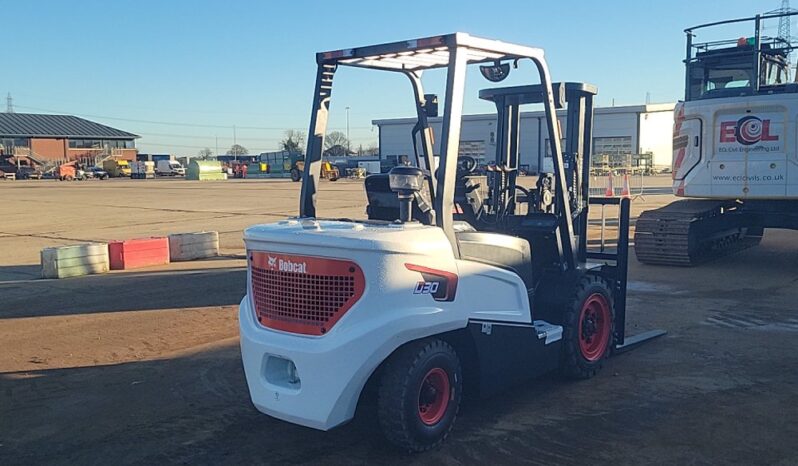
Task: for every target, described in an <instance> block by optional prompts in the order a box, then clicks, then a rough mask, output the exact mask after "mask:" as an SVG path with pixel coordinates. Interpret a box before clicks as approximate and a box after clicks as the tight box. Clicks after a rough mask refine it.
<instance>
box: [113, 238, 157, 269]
mask: <svg viewBox="0 0 798 466" xmlns="http://www.w3.org/2000/svg"><path fill="white" fill-rule="evenodd" d="M108 257H109V260H110V264H111V270H129V269H135V268H139V267H148V266H152V265H163V264H168V263H169V240H168V239H167V238H166V237H160V238H136V239H129V240H124V241H112V242H110V243H108Z"/></svg>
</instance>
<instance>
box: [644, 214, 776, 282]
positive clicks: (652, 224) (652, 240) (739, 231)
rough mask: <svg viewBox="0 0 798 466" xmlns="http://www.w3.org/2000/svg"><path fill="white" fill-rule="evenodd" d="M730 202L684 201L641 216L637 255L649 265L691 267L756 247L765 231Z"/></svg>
mask: <svg viewBox="0 0 798 466" xmlns="http://www.w3.org/2000/svg"><path fill="white" fill-rule="evenodd" d="M747 223H748V222H747V221H746V215H744V214H741V213H740V212H739V211H738V210H737V205H736V204H735V203H734V202H730V201H713V200H681V201H676V202H673V203H671V204H668V205H666V206H664V207H661V208H659V209H656V210H649V211H645V212H643V213H642V214H640V217H639V218H638V219H637V223H636V226H635V236H634V238H635V255H636V256H637V260H639V261H640V262H643V263H645V264H656V265H675V266H683V267H689V266H692V265H696V264H699V263H702V262H706V261H708V260H712V259H715V258H718V257H721V256H725V255H728V254H731V253H733V252H736V251H740V250H742V249H746V248H749V247H752V246H756V245H757V244H759V242H760V241H761V240H762V229H761V228H750V227H749V226H748V225H747Z"/></svg>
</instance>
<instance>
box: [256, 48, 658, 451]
mask: <svg viewBox="0 0 798 466" xmlns="http://www.w3.org/2000/svg"><path fill="white" fill-rule="evenodd" d="M316 60H317V63H318V72H317V77H316V86H315V89H314V101H313V111H312V114H311V122H310V131H309V137H308V147H307V153H306V155H305V164H304V172H303V175H302V192H301V200H300V210H299V216H298V217H295V218H289V219H286V220H284V221H280V222H277V223H272V224H264V225H255V226H252V227H250V228H248V229H247V230H246V231H245V233H244V240H245V242H246V248H247V257H248V261H249V272H248V283H247V296H245V297H244V299H243V300H242V301H241V307H240V331H241V353H242V358H243V364H244V370H245V373H246V378H247V383H248V386H249V391H250V394H251V397H252V401H253V403H254V404H255V406H256V407H257V409H258V410H260V411H262V412H263V413H266V414H269V415H270V416H273V417H276V418H279V419H283V420H285V421H288V422H292V423H296V424H300V425H303V426H308V427H312V428H316V429H321V430H328V429H331V428H333V427H336V426H338V425H341V424H343V423H345V422H347V421H349V420H350V419H352V417H353V416H354V414H355V409H356V407H357V406H358V402H359V400H360V399H361V397H362V396H363V394H364V392H365V391H366V390H365V387H367V386H369V387H372V386H373V387H375V390H376V392H377V407H378V408H377V409H378V416H379V423H380V425H381V426H382V429H383V431H384V434H385V436H386V437H387V439H388V440H390V441H391V442H392V443H394V444H396V445H397V446H399V447H400V448H402V449H404V450H407V451H423V450H426V449H429V448H431V447H433V446H435V445H437V444H439V443H440V442H442V441H443V439H444V438H445V437H446V436H447V434H448V433H449V431H450V430H451V429H452V425H453V423H454V420H455V417H456V416H457V412H458V409H459V406H460V402H461V399H462V396H463V394H464V393H474V394H475V395H478V396H487V395H490V394H492V393H495V392H497V391H498V390H501V389H503V388H505V387H508V386H510V385H512V384H514V383H517V382H519V381H521V380H524V379H528V378H531V377H534V376H539V375H541V374H544V373H547V372H550V371H553V370H557V369H559V370H560V371H562V373H564V374H566V375H568V376H571V377H575V378H589V377H591V376H593V375H595V374H596V372H597V371H598V370H599V369H600V368H601V366H602V362H603V360H604V359H605V358H606V357H607V356H608V355H609V354H610V353H612V352H614V351H619V350H622V349H625V348H628V347H630V345H634V344H637V343H639V342H642V341H645V340H646V339H649V338H652V337H655V336H658V335H661V334H662V333H663V332H657V331H655V332H649V333H646V334H642V335H639V336H638V337H636V338H625V334H624V322H625V315H626V275H627V268H626V267H627V253H628V228H629V203H628V200H620V199H617V198H616V199H605V198H601V199H595V200H594V199H588V197H587V193H588V192H589V190H588V181H589V176H587V173H588V167H589V164H590V140H591V123H592V115H593V103H592V102H593V96H594V95H595V93H596V90H595V88H594V87H593V86H590V85H587V84H582V83H565V84H553V83H552V82H551V80H550V77H549V71H548V68H547V65H546V62H545V60H544V58H543V51H542V50H541V49H538V48H532V47H524V46H519V45H513V44H508V43H504V42H499V41H494V40H486V39H480V38H476V37H472V36H469V35H467V34H462V33H457V34H450V35H444V36H437V37H429V38H424V39H416V40H409V41H402V42H394V43H389V44H382V45H374V46H368V47H359V48H354V49H346V50H338V51H332V52H324V53H319V54H317V56H316ZM524 60H531V62H532V63H533V64H534V66H535V68H534V69H536V71H537V73H536V74H537V75H538V76H537V77H538V80H537V81H538V82H537V83H536V84H533V85H528V86H517V87H504V88H491V89H486V90H483V91H482V92H480V97H481V98H483V99H486V100H489V101H492V102H494V103H495V104H496V108H497V121H498V125H497V137H496V140H497V144H496V146H497V151H496V158H495V161H494V162H493V163H491V164H490V165H489V166H488V167H487V176H477V175H476V174H475V173H474V172H475V169H476V168H477V167H476V161H475V160H474V159H472V158H469V157H458V144H459V142H460V123H461V116H462V107H463V98H464V89H465V80H466V70H467V67H468V65H471V64H477V65H480V71H481V73H482V76H483V77H485V78H486V79H487V80H488V81H491V82H499V81H501V80H503V79H504V78H505V77H506V76H507V75H508V74H509V73H510V71H511V69H512V68H511V67H512V66H515V67H517V66H518V64H519V62H520V61H524ZM339 66H352V67H359V68H367V69H374V70H382V71H388V72H395V73H401V74H404V75H405V76H407V77H408V78H409V81H410V84H411V86H410V87H411V88H412V93H413V96H414V97H415V102H416V108H417V115H418V124H417V125H416V127H415V128H414V130H413V134H412V137H413V139H414V145H415V147H416V148H417V150H416V154H415V160H414V165H403V166H398V167H396V168H394V169H393V170H392V171H391V172H390V174H385V175H372V176H370V177H368V178H367V179H366V182H365V187H366V194H367V198H368V208H367V213H368V217H369V218H368V219H367V220H362V221H356V220H350V219H322V218H318V217H317V214H316V196H317V194H318V186H319V179H320V172H321V164H322V148H323V146H324V144H323V142H324V134H325V132H326V126H327V116H328V111H329V106H330V98H331V91H332V85H333V77H334V76H335V72H336V70H337V68H338V67H339ZM434 68H446V69H447V71H448V74H447V80H446V95H445V98H444V109H443V115H442V134H441V135H440V140H441V147H440V157H439V158H438V157H435V156H434V155H433V135H432V129H431V127H430V125H429V119H430V118H432V117H436V116H437V98H436V97H435V96H433V95H425V94H424V91H423V87H422V82H421V76H422V72H423V71H424V70H428V69H434ZM525 104H542V106H543V109H544V110H545V114H546V119H545V121H546V127H547V130H548V134H556V135H558V136H564V139H565V151H563V149H562V147H561V137H551V138H549V142H548V144H549V145H550V152H551V154H552V157H553V161H554V172H553V173H547V174H541V176H540V178H539V180H538V182H537V185H536V187H534V188H530V189H527V188H525V187H523V186H521V185H520V184H518V183H517V181H518V179H517V175H518V163H519V146H520V129H521V128H520V107H521V105H525ZM557 109H564V110H565V112H566V123H567V124H566V128H567V131H566V134H565V135H562V134H561V130H560V126H559V124H558V122H557V116H556V111H557ZM419 149H420V150H419ZM594 203H599V204H616V205H617V206H618V211H619V219H618V231H619V234H618V235H617V236H618V238H617V240H618V241H617V244H615V245H614V247H610V246H607V247H606V248H604V249H603V250H600V251H588V248H587V245H588V238H587V227H588V207H589V205H590V204H594ZM602 207H603V206H602Z"/></svg>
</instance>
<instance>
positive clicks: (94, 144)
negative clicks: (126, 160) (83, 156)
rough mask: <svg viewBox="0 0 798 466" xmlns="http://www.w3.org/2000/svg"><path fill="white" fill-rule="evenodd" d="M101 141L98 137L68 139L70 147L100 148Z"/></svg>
mask: <svg viewBox="0 0 798 466" xmlns="http://www.w3.org/2000/svg"><path fill="white" fill-rule="evenodd" d="M102 147H103V142H102V141H101V140H99V139H70V140H69V148H70V149H102Z"/></svg>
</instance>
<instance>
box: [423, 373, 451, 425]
mask: <svg viewBox="0 0 798 466" xmlns="http://www.w3.org/2000/svg"><path fill="white" fill-rule="evenodd" d="M448 406H449V375H448V374H446V371H444V370H443V369H441V368H440V367H435V368H433V369H430V371H429V372H427V375H425V376H424V379H423V380H422V381H421V387H419V389H418V417H419V418H421V422H423V423H424V424H426V425H428V426H431V425H434V424H437V423H438V421H440V420H441V418H443V415H444V414H446V408H447V407H448Z"/></svg>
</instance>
